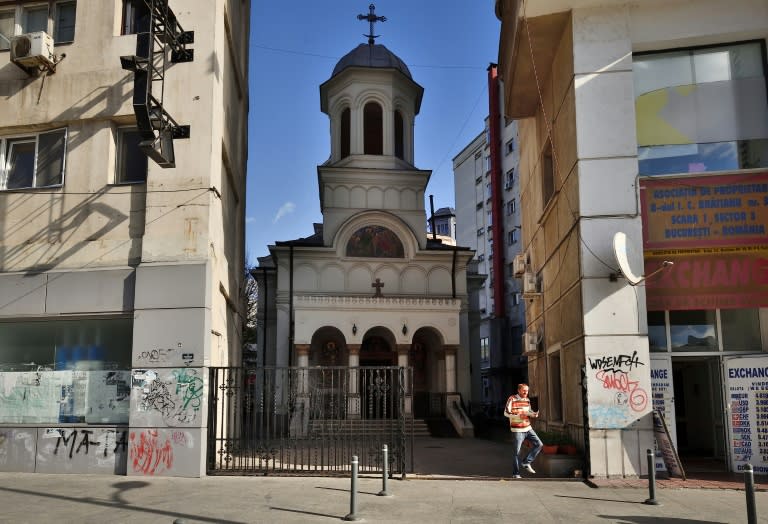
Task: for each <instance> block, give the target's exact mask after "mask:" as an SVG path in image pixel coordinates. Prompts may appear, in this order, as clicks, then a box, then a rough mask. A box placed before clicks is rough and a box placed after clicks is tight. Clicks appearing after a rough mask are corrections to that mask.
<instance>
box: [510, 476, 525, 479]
mask: <svg viewBox="0 0 768 524" xmlns="http://www.w3.org/2000/svg"><path fill="white" fill-rule="evenodd" d="M512 478H513V479H521V478H523V477H521V476H520V475H512Z"/></svg>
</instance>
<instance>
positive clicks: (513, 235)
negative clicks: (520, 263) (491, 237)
mask: <svg viewBox="0 0 768 524" xmlns="http://www.w3.org/2000/svg"><path fill="white" fill-rule="evenodd" d="M507 242H508V243H509V245H510V246H511V245H512V244H517V229H513V230H512V231H510V232H509V233H507Z"/></svg>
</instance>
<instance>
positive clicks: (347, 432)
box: [207, 367, 413, 476]
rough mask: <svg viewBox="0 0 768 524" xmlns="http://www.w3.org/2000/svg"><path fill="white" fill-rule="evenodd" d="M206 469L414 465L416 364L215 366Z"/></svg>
mask: <svg viewBox="0 0 768 524" xmlns="http://www.w3.org/2000/svg"><path fill="white" fill-rule="evenodd" d="M209 386H210V388H209V390H210V403H209V416H208V468H207V469H208V474H209V475H221V474H237V475H248V474H252V475H259V474H261V475H267V474H275V475H323V476H325V475H347V474H349V473H350V471H351V467H350V459H351V457H352V455H357V456H358V458H359V470H360V472H361V473H365V472H370V473H373V472H380V471H382V469H383V468H382V466H383V464H382V460H383V459H382V453H381V450H382V447H383V445H384V444H386V445H387V446H388V448H389V450H390V451H389V460H388V462H389V471H390V472H391V473H392V474H401V475H405V473H406V472H407V471H410V470H412V466H413V464H412V462H413V458H412V444H413V424H412V422H413V419H412V417H411V415H410V400H409V397H408V395H407V393H408V392H410V391H412V389H411V387H412V369H411V368H398V367H357V368H350V367H316V368H297V367H262V368H254V369H249V368H231V367H230V368H211V369H210V382H209Z"/></svg>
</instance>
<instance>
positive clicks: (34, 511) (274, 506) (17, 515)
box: [0, 473, 768, 524]
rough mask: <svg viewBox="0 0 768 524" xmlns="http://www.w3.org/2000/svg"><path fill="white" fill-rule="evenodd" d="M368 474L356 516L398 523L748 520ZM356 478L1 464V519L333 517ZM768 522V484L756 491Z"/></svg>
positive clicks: (629, 497) (683, 494) (735, 510)
mask: <svg viewBox="0 0 768 524" xmlns="http://www.w3.org/2000/svg"><path fill="white" fill-rule="evenodd" d="M381 487H382V482H381V479H380V478H361V479H360V484H359V487H358V498H357V512H356V515H357V516H358V517H361V518H363V519H364V520H365V521H366V522H392V523H394V522H397V523H420V524H427V523H443V522H451V523H465V522H466V523H475V522H478V523H484V524H485V523H491V524H494V523H503V522H520V521H525V522H526V524H528V523H551V522H568V523H581V522H585V523H587V522H588V523H595V522H597V523H600V522H606V523H608V522H616V523H638V524H646V523H651V522H671V523H677V524H693V523H723V522H725V523H743V522H746V505H745V497H744V492H743V491H735V490H709V489H679V490H675V489H664V490H659V492H658V493H657V498H658V500H659V501H660V502H661V504H662V505H661V506H649V505H644V504H643V501H644V500H645V499H646V498H647V491H646V490H642V489H636V488H623V487H616V488H612V489H594V488H591V487H589V486H588V485H586V484H585V483H583V482H573V481H547V482H534V481H529V480H525V479H523V480H517V481H504V480H423V479H422V480H416V479H414V480H404V481H402V480H390V481H389V483H388V491H389V492H390V493H391V494H392V496H391V497H380V496H377V495H376V494H377V493H378V492H379V491H380V490H381ZM349 489H350V481H349V479H344V478H327V477H321V478H312V477H207V478H203V479H180V478H146V479H145V478H136V477H113V476H95V475H43V474H19V473H0V500H2V509H1V510H0V521H2V522H13V523H27V522H28V523H40V522H78V523H80V522H84V523H102V522H110V523H123V522H125V523H132V522H136V523H142V524H146V523H155V522H161V523H162V522H167V523H172V522H184V523H213V522H220V523H225V524H235V523H272V522H281V523H282V522H285V523H298V522H301V523H313V522H318V523H323V522H325V523H328V522H340V521H341V519H342V518H343V517H344V516H345V515H347V514H348V513H349V510H350V494H349ZM756 502H757V515H758V522H765V523H768V493H758V494H757V497H756Z"/></svg>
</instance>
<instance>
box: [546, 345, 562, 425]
mask: <svg viewBox="0 0 768 524" xmlns="http://www.w3.org/2000/svg"><path fill="white" fill-rule="evenodd" d="M547 356H548V357H549V358H548V361H549V362H548V363H549V366H548V367H549V394H550V405H549V409H550V410H551V411H550V413H549V417H548V419H549V420H563V388H562V384H561V383H560V377H561V375H562V373H561V370H560V349H559V347H558V349H557V350H555V351H552V352H551V353H549V354H548V355H547Z"/></svg>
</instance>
